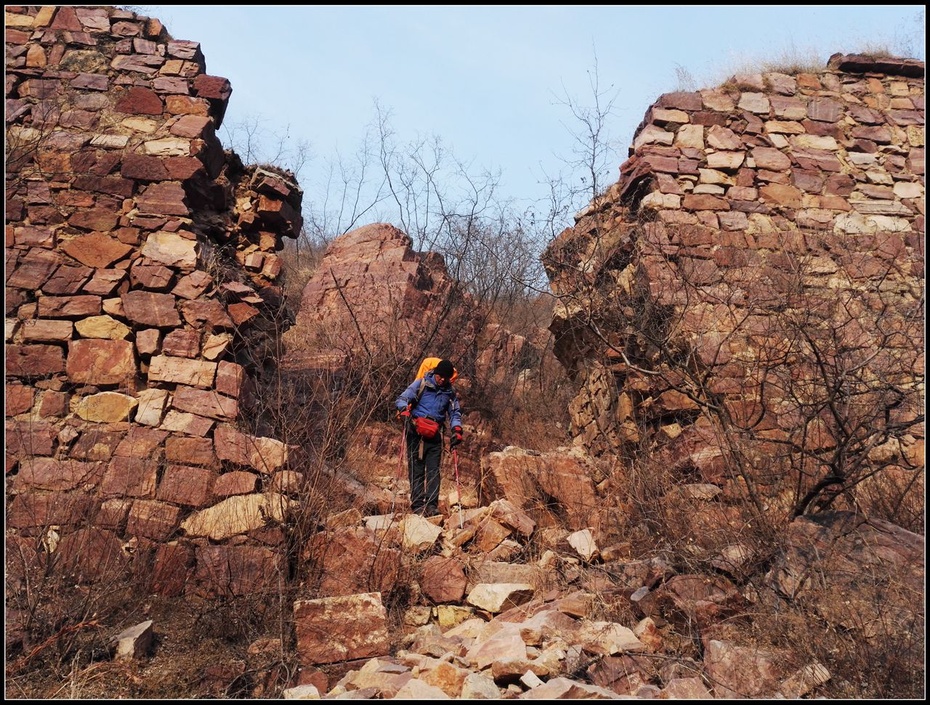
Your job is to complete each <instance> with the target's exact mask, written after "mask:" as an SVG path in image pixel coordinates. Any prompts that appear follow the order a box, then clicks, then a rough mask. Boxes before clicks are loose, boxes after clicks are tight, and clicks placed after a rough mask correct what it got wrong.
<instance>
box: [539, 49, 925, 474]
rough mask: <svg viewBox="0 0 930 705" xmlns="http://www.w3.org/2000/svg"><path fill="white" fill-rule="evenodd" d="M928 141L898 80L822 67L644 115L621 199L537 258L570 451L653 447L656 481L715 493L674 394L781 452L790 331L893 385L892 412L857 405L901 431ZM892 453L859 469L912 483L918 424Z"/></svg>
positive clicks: (919, 342) (919, 285)
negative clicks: (902, 474) (899, 472)
mask: <svg viewBox="0 0 930 705" xmlns="http://www.w3.org/2000/svg"><path fill="white" fill-rule="evenodd" d="M924 141H925V129H924V65H923V62H918V61H914V60H908V59H880V60H876V59H874V58H870V57H863V56H844V55H835V56H834V57H832V58H831V60H830V62H829V63H828V65H827V67H826V68H825V69H824V70H823V71H820V72H814V73H799V74H796V75H788V74H784V73H777V72H769V73H754V74H748V75H739V76H735V77H733V78H732V79H731V80H729V81H727V82H726V83H725V84H724V85H722V86H719V87H716V88H711V89H706V90H700V91H694V92H680V93H670V94H666V95H663V96H660V97H659V99H658V100H657V101H656V102H655V104H654V105H652V106H650V107H649V109H648V111H647V112H646V115H645V119H644V120H643V122H642V124H641V125H640V127H639V129H638V130H637V132H636V135H635V137H634V143H633V145H632V147H631V149H630V157H629V159H628V160H627V161H626V162H625V163H624V164H623V165H622V166H621V167H620V179H619V181H618V182H617V183H616V184H614V185H613V186H612V187H611V188H610V189H608V191H607V192H606V193H605V194H604V195H603V196H602V197H600V198H599V199H596V200H595V201H594V202H592V204H591V205H590V206H589V207H588V208H587V209H586V210H585V211H583V212H582V213H580V214H579V215H578V216H577V217H576V225H575V226H574V227H573V228H569V229H567V230H566V231H565V232H563V233H562V234H561V235H560V236H559V238H557V239H556V240H555V241H554V242H553V243H552V244H551V245H550V247H549V248H548V250H547V252H546V253H545V257H544V259H545V263H546V266H547V270H548V272H549V275H550V281H551V284H552V288H553V290H554V292H555V293H556V294H559V295H560V296H561V303H560V305H559V306H558V309H557V311H556V315H555V317H554V320H553V323H552V326H551V329H552V330H553V332H554V333H555V334H556V352H557V354H558V356H559V358H560V360H561V361H562V362H563V364H564V365H565V366H566V367H567V368H568V369H569V370H571V371H572V372H573V373H574V374H575V375H576V377H577V378H578V380H579V393H578V395H577V397H576V399H575V401H574V403H573V407H572V416H573V432H574V434H575V436H576V439H577V441H578V443H580V444H582V445H584V446H585V447H587V448H588V449H590V450H592V451H593V452H595V453H598V454H600V453H609V452H622V451H623V449H624V448H625V447H626V448H629V447H630V446H637V445H638V444H640V443H642V442H643V440H644V437H643V431H644V429H652V431H654V432H655V433H656V434H657V437H658V438H659V439H660V440H661V441H663V442H664V443H666V444H667V445H668V446H669V447H671V448H674V451H673V452H669V453H668V454H667V458H668V462H669V463H670V464H672V465H677V466H679V467H681V468H682V469H683V471H684V472H692V473H698V474H699V475H700V476H701V477H703V478H704V479H705V480H706V481H718V480H719V479H720V468H721V456H723V455H724V453H725V451H724V449H723V448H721V441H720V439H719V438H714V437H713V434H712V432H711V430H710V429H709V424H708V423H707V417H706V415H705V414H703V413H701V408H700V405H699V404H698V403H695V399H692V398H689V397H688V394H687V393H683V391H684V392H696V393H698V394H699V395H702V399H701V400H700V401H702V402H703V403H711V404H718V403H719V404H723V405H725V406H726V409H727V411H728V412H731V413H732V414H733V418H734V419H735V421H734V424H733V425H734V427H736V426H740V424H742V426H745V428H746V434H747V436H749V435H750V434H754V437H756V438H758V437H760V436H764V437H766V438H769V439H772V440H774V441H777V442H785V443H786V444H787V443H794V442H795V441H794V435H793V434H795V432H796V430H797V429H798V428H799V426H800V423H799V419H798V418H797V417H795V418H790V416H789V415H786V416H781V413H782V411H783V410H784V409H785V408H787V406H786V405H785V404H782V402H784V401H785V397H784V394H785V393H786V392H785V389H786V388H787V387H786V386H785V385H795V387H797V386H798V384H797V380H799V379H801V377H802V376H804V375H808V376H809V377H810V378H812V379H815V378H816V376H817V371H816V370H811V369H809V366H807V367H805V365H806V364H807V363H806V362H803V363H799V361H798V358H797V357H792V354H793V353H794V352H795V351H796V350H798V349H800V346H801V345H802V344H803V345H807V346H808V347H809V344H808V343H807V342H804V343H802V342H801V338H800V337H799V336H800V335H801V331H802V329H804V328H805V326H806V327H807V328H808V330H809V331H811V332H814V333H815V335H817V336H821V338H820V339H821V341H822V345H824V346H831V347H832V349H835V350H840V353H839V354H840V355H844V356H845V358H844V359H845V360H846V361H850V360H852V358H853V357H854V354H853V352H854V351H855V353H856V354H859V353H861V361H863V364H871V362H869V363H865V362H864V361H866V360H874V359H876V356H879V357H881V356H885V357H886V358H887V361H888V363H887V366H886V369H890V368H891V367H892V365H897V368H896V374H898V377H897V378H894V379H892V378H891V377H890V376H889V378H888V379H886V380H884V382H886V383H887V386H888V387H894V388H895V390H893V394H891V396H888V395H886V396H882V395H881V394H879V392H878V386H879V385H877V384H875V385H874V388H873V389H872V390H871V392H870V394H871V393H874V396H873V397H870V398H872V399H874V400H882V401H881V403H883V404H887V407H888V414H889V415H890V416H891V417H892V418H894V415H895V414H902V417H899V420H902V419H907V420H913V419H915V418H917V415H918V414H920V413H922V400H923V366H924V355H923V322H922V321H923V315H924V311H923V308H924V296H923V287H924V237H925V232H926V231H925V179H924V165H925V151H924V149H925V146H924V145H925V142H924ZM840 302H841V303H840ZM805 317H806V320H807V323H805V324H803V325H801V324H800V323H799V322H801V321H803V320H805ZM792 326H793V327H792ZM789 329H790V330H789ZM792 336H794V338H793V339H792ZM789 339H792V347H788V346H787V344H786V341H788V340H789ZM863 341H871V342H869V343H865V342H863ZM869 345H871V346H872V347H871V348H869ZM778 355H783V357H782V358H781V359H779V358H778ZM760 361H761V363H760ZM762 371H765V372H766V373H767V374H769V378H768V379H766V380H765V381H766V384H765V385H763V384H762V380H763V375H762V374H761V372H762ZM835 372H836V374H837V376H838V378H839V373H838V372H837V371H829V374H834V373H835ZM849 372H850V374H853V373H854V372H855V370H853V368H852V366H851V367H850V370H849ZM676 375H678V377H677V378H676ZM792 375H793V380H792ZM678 382H680V384H678ZM763 387H764V389H763ZM902 390H904V394H903V396H902V395H900V394H899V395H898V396H894V395H895V394H898V393H899V392H902ZM886 391H888V390H886ZM779 394H781V395H782V397H781V398H779ZM904 396H906V397H907V401H906V403H902V399H903V397H904ZM892 397H893V398H892ZM846 401H847V402H848V401H849V400H846ZM795 402H797V400H794V401H793V402H792V403H794V406H795V408H797V404H796V403H795ZM844 403H846V402H844ZM901 407H907V410H906V411H903V410H902V408H901ZM748 420H756V421H759V420H764V421H761V423H758V424H757V425H755V426H753V423H756V421H752V422H750V421H748ZM907 420H904V421H903V423H905V424H906V423H907V422H908V421H907ZM743 421H745V423H743ZM807 430H810V429H807ZM815 435H816V434H815ZM832 440H835V439H832ZM892 440H893V441H894V443H893V445H894V448H885V449H884V450H883V454H882V453H879V452H877V451H876V452H875V453H874V454H873V455H871V456H870V460H871V459H875V460H876V462H877V461H878V458H879V456H881V458H882V459H884V460H887V459H888V458H889V457H890V456H892V455H894V454H897V457H898V459H899V461H900V462H901V464H902V465H903V466H905V467H922V466H923V424H922V423H921V424H917V425H916V426H914V427H912V428H911V433H908V434H904V435H903V437H902V438H898V439H892ZM830 442H831V439H820V440H818V441H817V443H819V444H820V447H822V448H827V447H829V444H830ZM889 445H892V444H890V443H889Z"/></svg>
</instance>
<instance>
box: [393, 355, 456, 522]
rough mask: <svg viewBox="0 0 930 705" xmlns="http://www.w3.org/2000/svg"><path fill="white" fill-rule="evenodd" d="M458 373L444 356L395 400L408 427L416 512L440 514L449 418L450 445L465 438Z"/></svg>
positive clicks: (412, 507) (409, 468)
mask: <svg viewBox="0 0 930 705" xmlns="http://www.w3.org/2000/svg"><path fill="white" fill-rule="evenodd" d="M455 376H456V372H455V368H454V367H453V366H452V363H451V362H449V361H448V360H440V361H439V363H438V364H437V365H436V367H435V368H433V370H432V371H430V372H427V373H426V374H425V375H423V378H422V379H416V380H414V382H413V384H411V385H410V386H409V387H407V389H406V390H405V391H404V393H403V394H401V395H400V396H399V397H397V401H396V402H395V406H396V407H397V409H398V411H399V412H400V416H401V417H402V418H403V421H404V424H405V429H406V430H405V434H406V438H407V475H408V477H409V478H410V511H412V512H414V513H415V514H421V515H423V516H435V515H436V514H439V467H440V464H441V463H442V433H443V429H444V428H445V422H446V420H447V419H448V421H449V427H450V428H451V429H452V437H451V438H450V439H449V447H450V448H455V447H456V446H457V445H458V444H459V443H461V442H462V413H461V410H460V409H459V400H458V396H457V395H456V393H455V388H454V387H453V386H452V379H453V378H454V377H455Z"/></svg>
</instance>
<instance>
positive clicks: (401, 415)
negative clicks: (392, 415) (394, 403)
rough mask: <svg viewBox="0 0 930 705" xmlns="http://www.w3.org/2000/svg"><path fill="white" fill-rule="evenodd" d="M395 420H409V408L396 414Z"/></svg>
mask: <svg viewBox="0 0 930 705" xmlns="http://www.w3.org/2000/svg"><path fill="white" fill-rule="evenodd" d="M397 418H399V419H409V418H410V407H409V406H408V407H407V408H406V409H404V410H403V411H398V412H397Z"/></svg>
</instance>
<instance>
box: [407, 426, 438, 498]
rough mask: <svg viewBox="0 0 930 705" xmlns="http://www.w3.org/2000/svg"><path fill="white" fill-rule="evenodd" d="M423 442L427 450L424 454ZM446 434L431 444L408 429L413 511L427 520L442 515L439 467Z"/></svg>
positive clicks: (435, 438)
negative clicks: (421, 447) (429, 517)
mask: <svg viewBox="0 0 930 705" xmlns="http://www.w3.org/2000/svg"><path fill="white" fill-rule="evenodd" d="M421 441H422V444H423V450H422V453H421V452H420V443H421ZM441 463H442V434H441V433H437V434H436V436H435V437H434V438H432V439H431V440H427V439H425V438H421V437H420V435H419V434H418V433H417V432H416V431H414V430H413V429H412V428H408V429H407V476H408V478H409V480H410V511H412V512H414V513H415V514H423V515H424V516H434V515H435V514H439V466H440V465H441Z"/></svg>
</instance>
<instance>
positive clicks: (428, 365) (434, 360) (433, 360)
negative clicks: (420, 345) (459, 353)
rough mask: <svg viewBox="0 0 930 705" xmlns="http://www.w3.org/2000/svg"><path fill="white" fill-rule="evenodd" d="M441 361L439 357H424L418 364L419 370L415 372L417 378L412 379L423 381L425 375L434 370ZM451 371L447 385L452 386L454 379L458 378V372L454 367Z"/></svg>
mask: <svg viewBox="0 0 930 705" xmlns="http://www.w3.org/2000/svg"><path fill="white" fill-rule="evenodd" d="M441 361H442V358H441V357H424V358H423V362H421V363H420V369H419V370H417V376H416V377H415V378H414V379H423V377H424V376H426V373H427V372H430V371H431V370H434V369H436V365H438V364H439V363H440V362H441ZM452 369H453V370H454V371H453V372H452V377H451V378H450V379H449V384H452V383H453V382H454V381H455V380H456V379H458V376H459V371H458V370H456V369H455V368H454V367H453V368H452Z"/></svg>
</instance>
